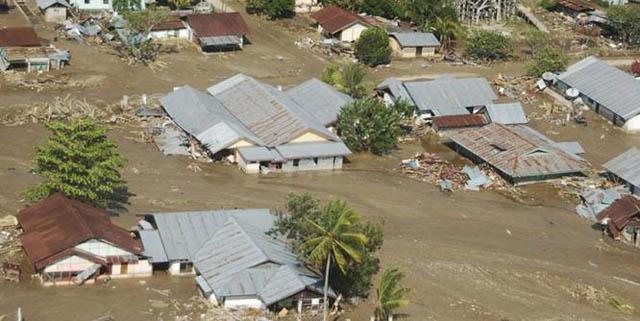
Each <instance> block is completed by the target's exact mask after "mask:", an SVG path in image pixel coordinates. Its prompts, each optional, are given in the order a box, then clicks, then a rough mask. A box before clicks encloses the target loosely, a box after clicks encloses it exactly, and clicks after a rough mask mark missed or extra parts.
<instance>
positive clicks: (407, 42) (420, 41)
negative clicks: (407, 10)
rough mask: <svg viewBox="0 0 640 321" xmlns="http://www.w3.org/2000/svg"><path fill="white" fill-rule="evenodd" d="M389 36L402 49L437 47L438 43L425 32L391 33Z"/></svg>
mask: <svg viewBox="0 0 640 321" xmlns="http://www.w3.org/2000/svg"><path fill="white" fill-rule="evenodd" d="M389 36H391V37H393V38H395V39H396V40H398V43H399V44H400V46H402V47H439V46H440V41H438V39H437V38H436V36H434V35H433V34H432V33H427V32H392V33H390V34H389Z"/></svg>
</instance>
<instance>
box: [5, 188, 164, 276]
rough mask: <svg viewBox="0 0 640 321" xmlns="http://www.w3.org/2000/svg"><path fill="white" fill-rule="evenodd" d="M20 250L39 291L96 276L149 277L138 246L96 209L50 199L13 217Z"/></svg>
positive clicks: (60, 198) (63, 199)
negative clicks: (18, 230)
mask: <svg viewBox="0 0 640 321" xmlns="http://www.w3.org/2000/svg"><path fill="white" fill-rule="evenodd" d="M17 218H18V222H19V223H20V226H21V227H22V230H23V233H22V235H20V241H21V243H22V247H23V248H24V250H25V253H26V254H27V257H28V259H29V261H30V262H31V264H32V265H33V268H34V270H35V272H36V273H37V275H38V277H39V279H40V280H41V281H42V283H43V284H44V285H62V284H82V283H85V282H93V281H94V280H95V279H96V278H97V277H98V276H101V275H105V276H108V277H111V278H127V277H146V276H151V274H152V267H151V264H149V262H148V261H147V259H146V257H145V256H144V255H143V254H142V253H143V252H144V247H143V245H142V242H140V240H138V239H135V238H134V236H133V235H132V234H131V233H130V232H128V231H127V230H125V229H123V228H121V227H119V226H117V225H115V224H113V223H111V220H110V219H109V214H108V213H107V212H106V211H104V210H101V209H98V208H95V207H92V206H90V205H87V204H84V203H82V202H79V201H76V200H72V199H69V198H67V197H65V196H64V195H62V194H61V193H58V194H54V195H52V196H50V197H48V198H46V199H44V200H42V201H40V202H38V203H37V204H35V205H33V206H31V207H28V208H26V209H24V210H22V211H20V213H19V214H18V216H17Z"/></svg>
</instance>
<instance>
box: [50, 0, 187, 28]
mask: <svg viewBox="0 0 640 321" xmlns="http://www.w3.org/2000/svg"><path fill="white" fill-rule="evenodd" d="M48 1H56V0H48ZM57 1H64V0H57ZM180 29H187V25H185V23H184V21H182V20H180V19H169V20H167V21H165V22H162V23H159V24H157V25H154V26H153V27H152V28H151V31H163V30H180Z"/></svg>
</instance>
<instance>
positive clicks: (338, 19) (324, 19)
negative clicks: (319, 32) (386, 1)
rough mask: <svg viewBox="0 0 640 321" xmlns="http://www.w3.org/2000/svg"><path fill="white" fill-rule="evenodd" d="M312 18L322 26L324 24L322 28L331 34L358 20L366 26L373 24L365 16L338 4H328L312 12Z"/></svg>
mask: <svg viewBox="0 0 640 321" xmlns="http://www.w3.org/2000/svg"><path fill="white" fill-rule="evenodd" d="M311 18H313V19H314V20H315V21H316V22H318V23H319V24H320V26H322V29H324V30H325V31H327V32H328V33H330V34H334V33H336V32H338V31H341V30H343V29H345V28H348V27H349V26H351V25H353V24H355V23H357V22H358V23H361V24H363V25H365V26H370V25H371V24H370V23H369V22H368V21H367V20H366V19H365V18H363V17H361V16H359V15H357V14H355V13H353V12H351V11H347V10H344V9H342V8H340V7H338V6H328V7H326V8H323V9H322V10H319V11H316V12H314V13H313V14H311Z"/></svg>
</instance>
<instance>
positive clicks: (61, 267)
mask: <svg viewBox="0 0 640 321" xmlns="http://www.w3.org/2000/svg"><path fill="white" fill-rule="evenodd" d="M94 264H95V263H93V262H91V261H89V260H87V259H84V258H81V257H79V256H77V255H73V256H70V257H67V258H65V259H62V260H60V261H58V262H56V263H54V264H51V265H49V266H47V267H45V268H44V272H46V273H53V272H79V271H84V270H86V269H87V268H88V267H90V266H92V265H94Z"/></svg>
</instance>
